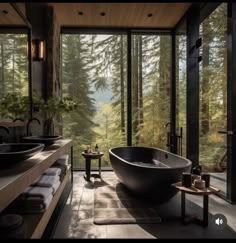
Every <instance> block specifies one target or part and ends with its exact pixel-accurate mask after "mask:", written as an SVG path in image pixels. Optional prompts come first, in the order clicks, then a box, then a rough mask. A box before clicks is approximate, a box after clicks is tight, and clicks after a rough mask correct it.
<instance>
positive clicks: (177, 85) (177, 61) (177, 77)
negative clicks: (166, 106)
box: [175, 36, 181, 128]
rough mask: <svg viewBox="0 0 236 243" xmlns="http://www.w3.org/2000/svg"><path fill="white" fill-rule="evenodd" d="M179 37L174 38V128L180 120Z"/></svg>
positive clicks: (177, 126)
mask: <svg viewBox="0 0 236 243" xmlns="http://www.w3.org/2000/svg"><path fill="white" fill-rule="evenodd" d="M179 38H180V37H179V36H176V38H175V43H176V47H177V48H176V52H175V53H176V62H175V69H176V75H175V77H176V78H175V80H176V101H175V102H176V106H175V107H176V119H175V122H176V128H179V122H180V121H179V119H180V117H179V112H181V111H180V107H179V105H180V102H179V101H180V95H181V94H180V90H179V58H180V54H179V53H180V49H179V43H180V41H179Z"/></svg>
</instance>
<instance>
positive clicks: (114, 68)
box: [62, 34, 171, 169]
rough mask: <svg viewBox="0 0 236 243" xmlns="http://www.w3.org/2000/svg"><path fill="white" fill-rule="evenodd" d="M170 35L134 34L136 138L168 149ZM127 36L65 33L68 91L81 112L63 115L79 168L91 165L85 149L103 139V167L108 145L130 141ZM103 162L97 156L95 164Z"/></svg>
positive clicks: (64, 68) (64, 73) (100, 144)
mask: <svg viewBox="0 0 236 243" xmlns="http://www.w3.org/2000/svg"><path fill="white" fill-rule="evenodd" d="M170 43H171V38H170V36H169V35H163V36H161V35H141V34H137V35H136V34H135V35H132V42H131V60H132V68H131V69H132V71H131V76H132V114H131V115H132V143H133V145H136V146H153V147H158V148H162V149H166V133H167V130H166V128H165V124H166V123H167V122H169V118H170V54H171V52H170ZM127 72H128V70H127V35H125V34H124V35H121V34H114V35H105V34H104V35H102V34H97V35H95V34H63V35H62V83H63V95H65V96H70V97H72V98H73V99H74V100H75V101H76V102H77V104H78V106H79V111H77V112H73V113H70V114H66V115H64V116H63V123H64V126H63V135H64V136H65V137H68V138H71V139H72V140H73V145H74V168H81V169H84V168H85V163H84V158H83V157H82V155H81V153H82V152H83V150H84V149H85V148H86V147H87V146H91V148H92V149H94V148H95V145H96V144H98V147H99V149H100V150H101V151H103V152H104V156H103V157H102V167H103V168H109V167H110V162H109V155H108V150H109V149H110V148H112V147H116V146H126V145H127V136H128V134H127V100H128V99H129V97H127ZM97 167H98V162H97V161H92V168H94V169H96V168H97Z"/></svg>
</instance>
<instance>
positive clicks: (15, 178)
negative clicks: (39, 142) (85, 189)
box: [0, 139, 73, 238]
mask: <svg viewBox="0 0 236 243" xmlns="http://www.w3.org/2000/svg"><path fill="white" fill-rule="evenodd" d="M66 153H67V154H68V153H70V154H71V156H70V159H71V164H70V168H68V170H67V173H66V175H65V177H64V179H63V181H62V182H61V185H60V187H59V188H58V190H57V192H56V194H55V195H54V197H53V199H52V201H51V203H50V205H49V207H48V208H47V210H46V211H45V212H44V213H37V214H24V215H22V216H23V217H24V220H25V223H26V227H27V238H41V236H42V234H43V232H44V230H45V228H46V226H47V223H48V222H49V220H50V217H51V215H52V213H53V211H54V209H55V207H56V205H57V202H58V201H59V199H60V196H61V194H62V192H63V190H64V188H65V186H66V184H67V182H68V180H69V179H71V182H72V181H73V174H72V173H71V171H72V168H73V145H72V141H71V140H69V139H60V140H57V141H56V142H55V143H54V144H53V145H51V146H49V147H47V148H45V149H44V150H43V151H42V152H40V153H38V154H36V155H35V156H33V157H31V158H29V159H27V160H25V161H21V162H19V163H17V164H15V165H14V166H11V167H8V168H6V169H2V170H1V171H0V210H3V209H5V208H6V207H7V206H8V205H9V204H10V203H11V202H12V201H13V200H14V199H16V197H17V196H18V195H19V194H20V193H21V192H23V191H24V190H25V189H26V188H27V187H28V186H29V185H31V184H32V183H33V182H34V181H35V180H36V179H37V178H38V177H39V176H40V175H42V174H43V173H44V171H45V170H47V168H49V167H50V166H51V165H52V164H53V163H54V162H55V161H56V160H57V159H58V158H59V157H60V156H62V155H63V154H66ZM1 163H4V161H1ZM5 163H7V161H5Z"/></svg>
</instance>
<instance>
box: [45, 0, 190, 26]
mask: <svg viewBox="0 0 236 243" xmlns="http://www.w3.org/2000/svg"><path fill="white" fill-rule="evenodd" d="M48 5H50V6H54V8H55V11H56V15H57V19H58V21H59V23H60V24H61V25H62V26H71V27H73V26H74V27H110V28H112V27H121V28H122V27H133V28H134V27H136V28H142V27H143V28H172V27H174V26H175V25H176V23H177V22H178V21H179V20H180V18H181V17H182V16H183V15H184V13H185V12H186V10H187V9H188V8H189V7H190V5H191V3H48ZM102 13H105V15H104V16H102ZM148 15H152V16H151V17H148Z"/></svg>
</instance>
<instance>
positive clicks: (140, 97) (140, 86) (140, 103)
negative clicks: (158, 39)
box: [138, 35, 143, 128]
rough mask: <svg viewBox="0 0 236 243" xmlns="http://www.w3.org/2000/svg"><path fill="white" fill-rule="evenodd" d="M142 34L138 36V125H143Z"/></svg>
mask: <svg viewBox="0 0 236 243" xmlns="http://www.w3.org/2000/svg"><path fill="white" fill-rule="evenodd" d="M142 54H143V53H142V36H141V35H140V36H139V60H138V63H139V79H138V80H139V87H138V93H139V99H138V101H139V108H138V110H139V127H140V128H141V127H143V67H142V61H143V58H142Z"/></svg>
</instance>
